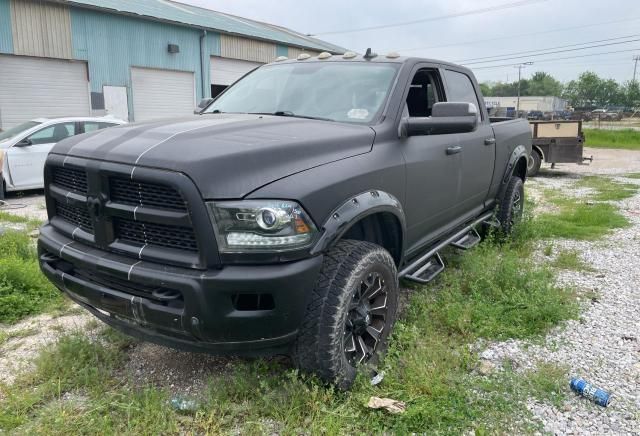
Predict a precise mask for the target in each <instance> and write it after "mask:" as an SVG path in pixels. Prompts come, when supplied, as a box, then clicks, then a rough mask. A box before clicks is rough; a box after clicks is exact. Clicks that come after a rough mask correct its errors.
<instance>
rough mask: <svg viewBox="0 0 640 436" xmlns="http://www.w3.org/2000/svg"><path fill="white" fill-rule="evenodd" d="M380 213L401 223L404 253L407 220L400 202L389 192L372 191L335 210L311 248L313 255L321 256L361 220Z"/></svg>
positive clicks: (356, 196)
mask: <svg viewBox="0 0 640 436" xmlns="http://www.w3.org/2000/svg"><path fill="white" fill-rule="evenodd" d="M379 212H388V213H391V214H393V215H394V216H395V217H396V218H397V219H398V221H399V222H400V231H401V233H402V234H401V241H400V244H401V246H400V253H404V247H405V237H406V227H407V224H406V218H405V214H404V210H403V209H402V204H401V203H400V201H399V200H398V199H397V198H396V197H394V196H393V195H391V194H389V193H388V192H384V191H380V190H378V189H372V190H370V191H366V192H362V193H360V194H358V195H355V196H353V197H351V198H349V199H348V200H346V201H345V202H344V203H342V204H341V205H340V206H339V207H337V208H336V209H334V211H333V212H331V214H330V215H329V217H328V218H327V220H326V221H325V222H324V224H323V225H322V229H321V230H322V234H321V236H320V238H319V239H318V240H317V241H316V243H315V244H314V246H313V247H312V248H311V251H310V253H311V254H312V255H316V254H320V253H323V252H324V251H326V250H327V249H328V248H330V247H332V246H333V245H334V244H335V243H336V242H338V241H339V240H340V238H341V237H342V236H343V235H344V234H345V233H346V232H347V230H349V229H350V228H351V226H353V224H355V223H356V222H358V221H360V220H361V219H363V218H365V217H367V216H369V215H373V214H375V213H379Z"/></svg>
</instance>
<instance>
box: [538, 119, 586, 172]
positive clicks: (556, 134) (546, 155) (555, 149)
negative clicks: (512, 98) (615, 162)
mask: <svg viewBox="0 0 640 436" xmlns="http://www.w3.org/2000/svg"><path fill="white" fill-rule="evenodd" d="M529 124H530V126H531V137H532V138H533V139H532V148H531V156H530V157H529V162H528V165H527V175H528V176H535V175H536V174H537V173H538V171H539V170H540V165H541V164H542V161H544V162H547V163H550V164H551V168H554V167H555V164H557V163H575V164H583V163H584V161H593V156H589V157H585V156H584V155H583V153H584V140H585V137H584V133H583V131H582V121H581V120H569V121H560V120H552V121H530V122H529Z"/></svg>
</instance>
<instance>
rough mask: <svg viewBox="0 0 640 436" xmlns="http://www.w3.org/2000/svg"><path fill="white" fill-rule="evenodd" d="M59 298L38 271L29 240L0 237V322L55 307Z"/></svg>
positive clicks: (11, 234) (11, 235)
mask: <svg viewBox="0 0 640 436" xmlns="http://www.w3.org/2000/svg"><path fill="white" fill-rule="evenodd" d="M62 301H63V299H62V296H61V295H60V292H58V291H57V290H56V289H55V287H54V286H53V285H52V284H51V282H49V281H48V280H47V279H46V278H45V277H44V276H43V275H42V274H41V272H40V268H39V266H38V262H37V257H36V251H35V247H34V244H33V241H32V240H31V238H29V237H28V236H27V235H26V234H24V233H20V232H14V231H9V232H6V233H3V234H1V235H0V322H1V323H12V322H16V321H19V320H20V319H22V318H24V317H25V316H27V315H33V314H36V313H40V312H42V311H45V310H49V309H52V308H55V307H59V306H60V305H61V304H62Z"/></svg>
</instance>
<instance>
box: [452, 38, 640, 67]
mask: <svg viewBox="0 0 640 436" xmlns="http://www.w3.org/2000/svg"><path fill="white" fill-rule="evenodd" d="M638 36H640V34H635V35H628V36H618V37H616V38H607V39H598V40H595V41H586V42H579V43H576V44H568V45H559V46H556V47H547V48H539V49H536V50H525V51H519V52H513V53H504V54H500V55H493V56H483V57H479V58H470V59H465V60H463V61H459V62H467V61H476V60H482V59H492V58H501V57H503V56H511V55H518V54H525V53H535V52H540V51H546V50H556V49H559V48H568V47H577V46H579V45H586V44H595V43H598V42H607V41H616V40H619V39H629V38H636V37H638ZM627 42H633V41H621V42H620V44H625V43H627ZM585 48H588V47H581V48H579V49H578V50H582V49H585ZM532 56H536V55H532Z"/></svg>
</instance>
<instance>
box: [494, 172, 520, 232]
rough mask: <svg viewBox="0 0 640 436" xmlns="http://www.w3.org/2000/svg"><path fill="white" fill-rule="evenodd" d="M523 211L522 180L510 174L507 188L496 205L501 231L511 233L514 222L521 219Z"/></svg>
mask: <svg viewBox="0 0 640 436" xmlns="http://www.w3.org/2000/svg"><path fill="white" fill-rule="evenodd" d="M523 211H524V182H523V181H522V179H521V178H520V177H518V176H511V179H510V180H509V184H508V185H507V189H506V190H505V192H504V195H503V196H502V198H501V199H500V204H499V205H498V214H497V218H498V221H499V222H500V228H501V230H502V232H503V233H505V234H509V233H511V231H512V230H513V226H514V224H516V223H517V222H518V221H520V219H522V213H523Z"/></svg>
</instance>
